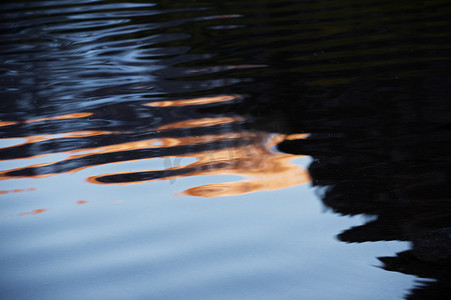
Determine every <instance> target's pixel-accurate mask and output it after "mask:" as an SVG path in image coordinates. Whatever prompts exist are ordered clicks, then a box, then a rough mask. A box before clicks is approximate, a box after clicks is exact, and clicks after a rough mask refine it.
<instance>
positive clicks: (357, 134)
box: [278, 78, 451, 299]
mask: <svg viewBox="0 0 451 300" xmlns="http://www.w3.org/2000/svg"><path fill="white" fill-rule="evenodd" d="M386 93H388V94H389V95H390V97H387V96H386ZM446 95H448V96H449V95H451V89H450V88H449V85H447V84H446V80H444V79H443V78H427V79H420V80H418V79H416V80H403V81H398V82H397V83H393V82H387V81H385V82H384V81H381V82H372V85H371V84H370V83H364V82H361V83H358V84H356V85H349V86H347V87H346V88H343V87H342V91H341V93H339V94H338V96H337V97H335V98H334V99H330V100H331V101H330V103H333V104H332V105H326V104H325V105H324V108H323V109H324V113H326V112H330V113H331V114H332V112H333V111H335V110H336V109H337V108H338V109H339V110H343V111H346V110H347V111H348V114H347V115H345V116H343V114H334V117H333V119H332V118H331V119H329V122H327V121H326V122H324V120H323V121H322V122H320V123H317V124H315V123H314V122H305V123H304V122H303V121H302V120H296V119H294V118H295V117H294V116H293V117H294V118H293V119H290V120H291V121H292V122H293V124H296V125H293V127H294V128H297V129H300V128H306V127H308V128H309V129H310V130H311V131H312V134H311V135H310V136H309V138H308V139H307V140H298V141H285V142H283V143H281V144H279V146H278V148H279V150H281V151H285V152H288V153H296V154H300V153H302V154H307V155H311V156H312V157H313V162H312V164H311V165H310V167H309V173H310V176H311V178H312V183H313V184H314V185H315V186H318V187H323V188H325V189H322V191H323V192H322V201H323V203H324V204H325V205H326V206H327V207H330V208H332V209H333V211H334V212H336V213H339V214H342V215H356V214H365V215H369V216H373V217H375V219H372V220H371V221H368V222H367V223H366V224H364V225H361V226H358V227H353V228H350V229H347V230H345V231H344V232H342V233H341V234H339V235H338V238H339V239H340V240H341V241H344V242H348V243H355V242H357V243H361V242H373V241H391V240H400V241H410V242H411V245H412V246H411V249H410V250H409V251H405V252H402V253H398V254H397V256H396V257H381V258H379V259H380V260H381V262H382V263H383V268H384V269H386V270H389V271H397V272H402V273H405V274H411V275H416V276H419V277H420V278H432V279H434V280H435V281H436V282H433V283H430V282H424V283H421V284H419V285H418V286H417V287H416V288H415V289H414V290H413V291H411V294H410V295H409V296H408V297H407V298H408V299H445V298H447V295H449V292H450V288H451V286H450V283H451V277H450V270H451V268H450V267H451V205H450V198H449V196H450V186H449V182H450V179H451V159H450V157H449V151H448V149H449V146H448V145H450V144H451V121H450V120H451V119H450V118H449V116H450V115H449V113H450V111H451V105H450V103H447V101H446V99H445V98H443V97H446ZM351 114H354V116H352V115H351ZM315 126H318V130H314V129H313V128H314V127H315ZM326 126H327V131H325V130H324V128H325V127H326ZM315 131H316V132H315ZM318 131H319V132H318ZM321 131H323V132H321ZM324 131H325V132H324Z"/></svg>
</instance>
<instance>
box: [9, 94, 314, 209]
mask: <svg viewBox="0 0 451 300" xmlns="http://www.w3.org/2000/svg"><path fill="white" fill-rule="evenodd" d="M234 97H235V96H218V97H207V98H202V100H199V99H201V98H198V99H185V100H176V101H172V102H171V101H166V102H160V104H158V105H161V106H171V105H174V106H178V105H186V104H187V103H188V104H191V105H195V104H197V103H201V102H202V101H204V102H203V103H205V101H207V102H208V101H210V102H209V103H213V102H215V101H216V102H219V101H229V100H233V99H235V98H234ZM154 104H155V103H154ZM74 115H75V116H77V114H73V115H72V117H74ZM66 116H69V115H63V116H59V117H58V118H63V117H66ZM78 116H81V115H80V114H78ZM55 118H56V117H55ZM241 121H245V119H244V118H243V117H230V116H227V117H226V116H221V117H214V118H213V117H212V118H200V119H189V120H185V121H180V122H173V123H169V124H166V125H163V126H160V127H158V128H155V129H150V130H149V132H150V131H159V132H161V133H159V135H158V137H155V138H149V139H144V140H139V141H130V142H125V143H118V144H113V145H102V144H100V145H99V146H97V147H90V148H78V149H75V150H68V151H61V152H57V151H55V152H53V153H47V154H37V155H35V156H30V157H22V158H15V159H29V158H36V157H39V156H46V155H49V156H50V155H54V154H58V157H60V155H61V154H66V155H67V157H65V158H64V159H60V160H58V161H52V162H45V163H40V164H34V165H29V166H26V167H21V168H15V169H10V170H4V171H0V180H5V179H13V178H14V179H17V178H41V177H47V176H51V175H56V174H61V173H72V172H77V171H80V170H83V169H86V168H90V167H94V166H100V165H107V164H119V163H129V162H134V161H144V160H150V159H155V158H158V159H163V160H164V166H162V169H154V170H141V171H128V172H118V173H107V174H101V175H95V176H90V177H89V178H87V181H88V182H91V183H96V184H133V183H140V182H150V181H154V180H169V181H170V182H171V183H173V181H174V180H176V179H178V178H182V177H189V176H202V175H234V176H239V177H241V178H242V180H239V181H233V182H223V183H214V184H205V185H202V186H198V187H192V188H190V189H187V190H185V191H183V192H181V193H180V194H181V195H191V196H201V197H219V196H231V195H241V194H246V193H252V192H257V191H268V190H277V189H283V188H287V187H292V186H296V185H300V184H304V183H307V182H309V181H310V178H309V175H308V172H307V171H306V170H304V169H302V168H301V167H300V166H298V165H296V164H294V163H293V160H294V159H296V158H299V157H303V156H302V155H292V154H287V153H280V152H277V151H274V150H273V148H274V147H275V146H276V145H277V144H278V143H280V142H282V141H284V140H294V139H305V138H307V136H308V134H304V133H302V134H291V135H285V134H270V133H265V132H256V131H244V130H243V131H235V130H234V126H235V125H234V124H238V123H239V122H241ZM217 125H221V126H224V130H225V131H226V132H223V133H218V132H217V131H218V129H217V128H216V129H215V130H212V131H216V133H214V134H208V135H202V136H182V137H177V136H176V137H164V134H165V131H166V130H183V129H189V128H199V127H207V126H217ZM220 131H223V129H222V127H221V128H220ZM117 133H118V132H113V131H74V132H67V133H61V134H54V135H35V136H30V137H24V138H23V139H25V142H22V143H21V144H16V145H14V146H9V147H4V148H14V147H17V146H19V145H23V144H32V143H37V142H40V141H45V140H51V139H58V140H59V139H62V138H73V139H75V140H74V143H77V141H76V139H77V138H80V139H82V138H83V139H86V138H90V137H95V136H99V135H111V136H112V137H114V135H115V134H117ZM183 133H184V134H185V132H184V131H183ZM109 140H111V139H109ZM81 144H82V145H83V143H81ZM146 149H148V150H149V151H150V150H152V149H154V150H152V151H150V152H148V153H149V154H148V156H146V153H147V152H143V151H141V150H146ZM171 149H177V151H176V153H180V154H177V155H176V156H174V155H173V154H172V155H171V154H169V153H171V151H172V153H173V151H174V150H171ZM136 151H140V152H139V155H137V156H134V155H133V153H136ZM114 153H120V154H119V155H115V154H114ZM165 153H167V155H165ZM106 154H112V155H113V156H107V157H106V156H105V157H101V158H100V159H99V157H100V156H99V155H106ZM94 156H95V158H93V157H94ZM112 157H114V159H112ZM183 158H192V159H194V160H195V162H192V163H190V164H187V165H183V166H182V165H180V163H181V159H183ZM206 178H208V177H206ZM6 192H11V191H0V194H4V193H6ZM13 192H14V191H13ZM17 192H18V191H17ZM84 203H86V202H84V200H80V201H78V202H77V204H84ZM41 212H42V211H40V210H36V211H34V212H33V213H41ZM25 214H31V213H25Z"/></svg>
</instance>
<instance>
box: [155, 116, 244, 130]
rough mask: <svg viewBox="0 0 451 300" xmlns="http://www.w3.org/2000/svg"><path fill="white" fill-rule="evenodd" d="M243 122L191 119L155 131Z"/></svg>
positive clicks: (229, 118)
mask: <svg viewBox="0 0 451 300" xmlns="http://www.w3.org/2000/svg"><path fill="white" fill-rule="evenodd" d="M239 121H244V118H241V117H217V118H203V119H193V120H186V121H181V122H175V123H171V124H167V125H163V126H160V127H158V128H157V130H167V129H179V128H195V127H207V126H214V125H224V124H228V123H234V122H239Z"/></svg>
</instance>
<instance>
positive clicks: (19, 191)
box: [0, 187, 36, 195]
mask: <svg viewBox="0 0 451 300" xmlns="http://www.w3.org/2000/svg"><path fill="white" fill-rule="evenodd" d="M35 190H36V188H34V187H31V188H28V189H14V190H9V191H5V190H3V191H0V195H4V194H10V193H22V192H33V191H35Z"/></svg>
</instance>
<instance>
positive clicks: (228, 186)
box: [88, 132, 310, 197]
mask: <svg viewBox="0 0 451 300" xmlns="http://www.w3.org/2000/svg"><path fill="white" fill-rule="evenodd" d="M234 134H235V135H238V136H240V135H242V136H240V138H238V139H237V140H240V139H244V138H250V137H251V138H252V140H253V143H251V144H249V145H245V146H232V147H228V148H224V149H220V150H212V151H204V152H198V153H193V154H187V155H183V156H180V157H193V158H196V159H197V161H196V162H194V163H191V164H189V165H186V166H177V165H175V166H169V167H168V168H166V170H169V171H171V170H172V171H174V175H172V176H171V175H169V176H164V177H161V178H157V179H154V178H151V179H149V180H139V181H133V180H129V181H125V182H108V183H105V182H102V179H103V178H106V177H110V176H117V175H123V174H124V173H109V174H103V175H100V176H92V177H89V178H88V181H89V182H92V183H97V184H131V183H136V182H148V181H154V180H171V179H172V180H174V179H176V178H178V177H186V176H199V175H238V176H241V177H244V178H246V180H242V181H238V182H226V183H220V184H209V185H203V186H199V187H194V188H191V189H188V190H186V191H184V192H182V193H181V194H182V195H191V196H202V197H219V196H232V195H241V194H246V193H252V192H257V191H267V190H277V189H282V188H287V187H292V186H296V185H300V184H304V183H307V182H309V181H310V177H309V175H308V171H307V170H304V169H302V168H301V167H299V166H298V165H295V164H293V163H292V160H293V159H296V158H299V157H304V156H302V155H292V154H286V153H279V152H274V151H272V150H271V148H272V147H273V146H275V145H276V144H278V143H280V142H281V141H283V140H284V139H285V138H286V136H285V135H283V134H276V135H273V136H270V135H269V134H265V133H259V132H243V133H234ZM208 138H209V139H210V141H215V142H218V143H220V142H225V141H224V140H223V139H222V138H223V136H209V137H208ZM184 139H185V142H186V140H188V141H189V139H190V138H184ZM213 139H214V140H213ZM174 162H175V160H174ZM183 170H192V171H189V172H182V173H181V174H182V175H177V171H183ZM158 171H160V170H148V171H146V172H158ZM136 173H140V172H135V173H128V174H127V175H133V174H136Z"/></svg>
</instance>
